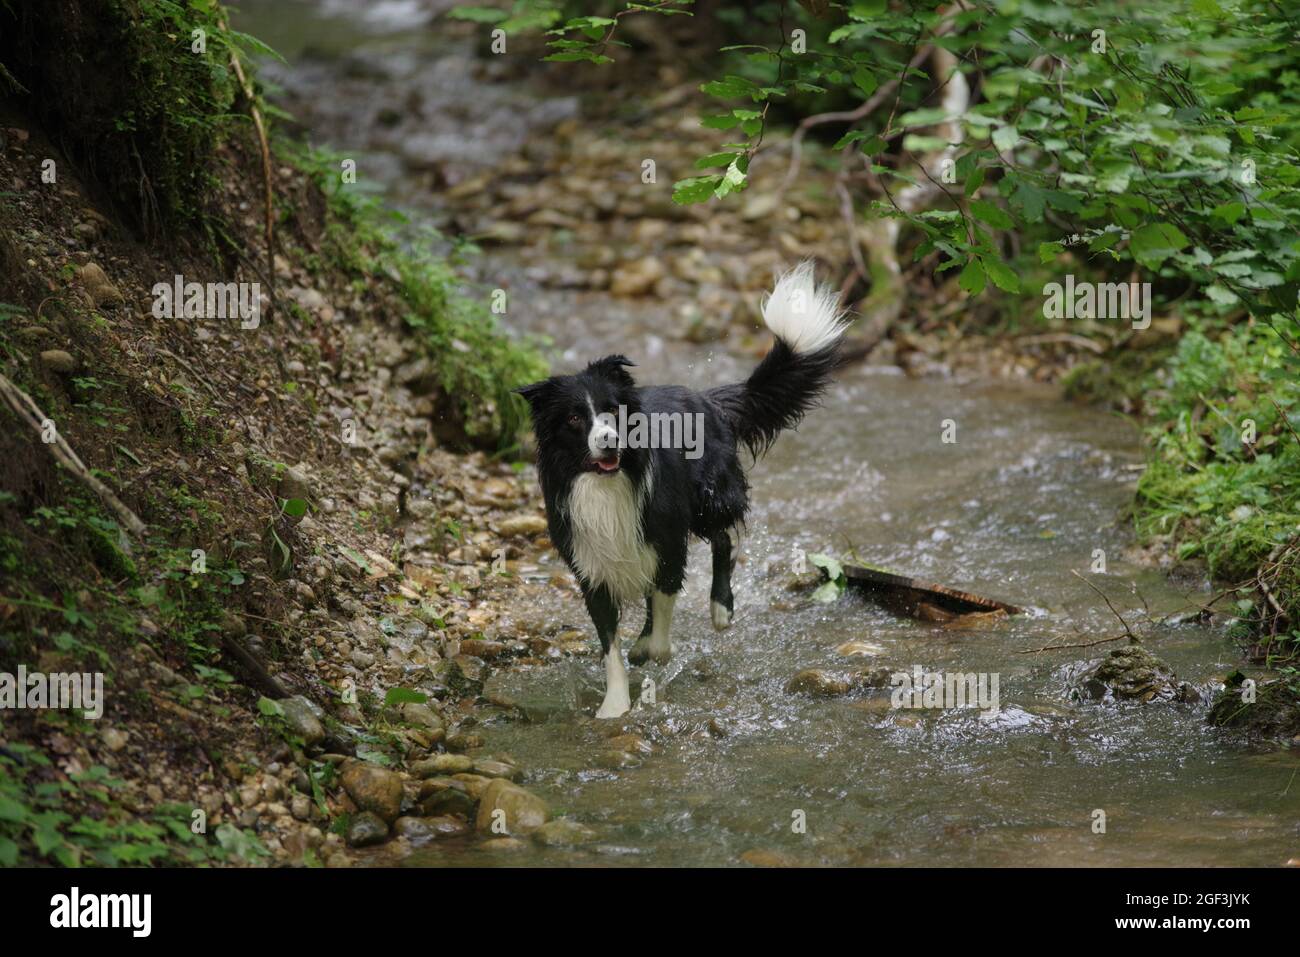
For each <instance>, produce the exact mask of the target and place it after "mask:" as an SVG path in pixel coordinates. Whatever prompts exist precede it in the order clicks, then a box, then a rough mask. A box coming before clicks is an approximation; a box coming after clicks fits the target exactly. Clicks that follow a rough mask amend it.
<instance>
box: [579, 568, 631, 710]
mask: <svg viewBox="0 0 1300 957" xmlns="http://www.w3.org/2000/svg"><path fill="white" fill-rule="evenodd" d="M583 598H585V599H586V600H587V611H588V612H589V613H590V614H591V620H592V622H593V623H594V624H595V626H596V635H597V636H598V637H599V638H600V650H601V653H602V654H603V655H604V658H605V700H604V701H603V702H601V705H600V708H598V709H597V711H596V717H597V718H618V717H621V716H622V715H625V714H627V712H628V711H629V710H630V709H631V707H632V696H631V693H630V692H629V690H628V685H627V669H626V668H625V667H624V666H623V648H622V646H621V645H620V644H619V641H618V602H616V601H614V598H613V596H612V595H610V593H609V591H608V590H607V589H606V588H604V587H603V586H602V587H600V588H595V589H585V588H584V589H583Z"/></svg>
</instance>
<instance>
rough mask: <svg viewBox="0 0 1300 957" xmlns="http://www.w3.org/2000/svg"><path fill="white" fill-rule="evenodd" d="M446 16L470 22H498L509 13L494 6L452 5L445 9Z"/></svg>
mask: <svg viewBox="0 0 1300 957" xmlns="http://www.w3.org/2000/svg"><path fill="white" fill-rule="evenodd" d="M447 16H448V17H450V18H451V19H453V20H468V21H470V22H471V23H500V22H501V21H502V20H504V19H505V18H506V17H508V16H510V14H509V13H508V12H506V11H505V10H498V9H496V8H495V7H452V8H451V9H450V10H448V11H447Z"/></svg>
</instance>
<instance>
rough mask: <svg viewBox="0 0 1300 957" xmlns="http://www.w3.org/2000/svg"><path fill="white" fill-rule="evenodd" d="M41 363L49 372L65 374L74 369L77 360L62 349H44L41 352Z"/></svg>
mask: <svg viewBox="0 0 1300 957" xmlns="http://www.w3.org/2000/svg"><path fill="white" fill-rule="evenodd" d="M41 365H43V366H45V368H47V369H49V370H50V371H51V372H59V373H63V374H67V373H69V372H75V371H76V369H77V360H76V359H75V358H73V356H72V354H71V353H68V352H64V351H63V350H62V349H46V350H45V351H44V352H42V353H41Z"/></svg>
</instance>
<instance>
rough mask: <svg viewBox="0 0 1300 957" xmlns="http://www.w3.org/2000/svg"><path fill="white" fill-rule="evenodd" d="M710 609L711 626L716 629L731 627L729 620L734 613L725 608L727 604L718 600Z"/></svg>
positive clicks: (723, 629) (724, 629) (722, 629)
mask: <svg viewBox="0 0 1300 957" xmlns="http://www.w3.org/2000/svg"><path fill="white" fill-rule="evenodd" d="M710 610H711V611H712V613H713V627H714V628H716V629H717V630H718V631H726V630H727V629H728V628H730V627H731V621H732V619H733V618H734V617H735V615H734V614H733V613H732V612H730V611H728V610H727V606H726V605H724V604H723V603H722V602H720V601H715V602H714V603H713V605H712V606H711V608H710Z"/></svg>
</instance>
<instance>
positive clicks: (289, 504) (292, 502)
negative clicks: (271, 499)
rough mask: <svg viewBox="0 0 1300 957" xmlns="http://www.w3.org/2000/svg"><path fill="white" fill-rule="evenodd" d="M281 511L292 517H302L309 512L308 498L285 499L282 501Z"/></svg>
mask: <svg viewBox="0 0 1300 957" xmlns="http://www.w3.org/2000/svg"><path fill="white" fill-rule="evenodd" d="M280 511H282V512H284V514H285V515H288V516H289V517H290V518H301V517H302V516H303V515H306V514H307V500H306V499H305V498H287V499H284V500H283V501H281V502H280Z"/></svg>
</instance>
